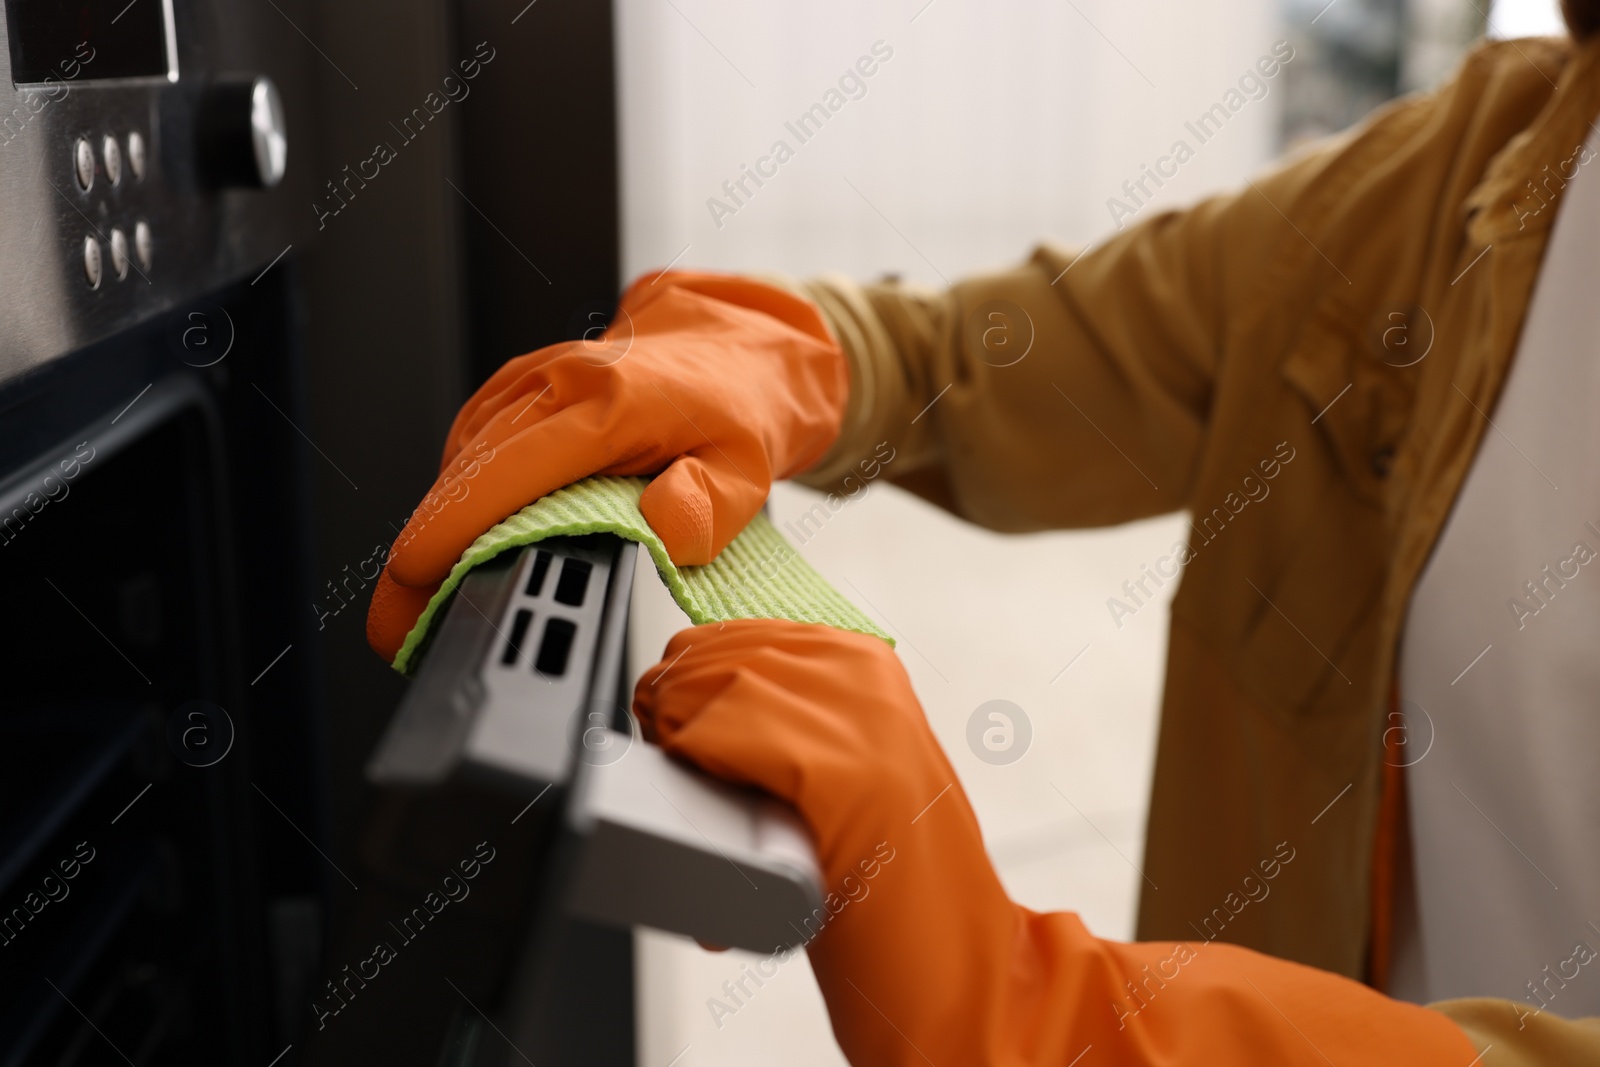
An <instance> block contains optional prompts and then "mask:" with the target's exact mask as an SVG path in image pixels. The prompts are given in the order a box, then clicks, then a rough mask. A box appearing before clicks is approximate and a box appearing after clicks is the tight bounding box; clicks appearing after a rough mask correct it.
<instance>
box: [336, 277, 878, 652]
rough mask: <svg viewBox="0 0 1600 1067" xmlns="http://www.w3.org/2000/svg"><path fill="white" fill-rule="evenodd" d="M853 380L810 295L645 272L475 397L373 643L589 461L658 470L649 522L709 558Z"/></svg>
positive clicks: (788, 469)
mask: <svg viewBox="0 0 1600 1067" xmlns="http://www.w3.org/2000/svg"><path fill="white" fill-rule="evenodd" d="M848 392H849V371H848V369H847V367H846V364H845V361H844V355H843V353H842V352H841V351H840V350H839V347H838V345H837V344H836V343H835V342H834V340H833V338H832V336H831V335H830V334H829V332H828V329H827V326H826V325H825V324H824V323H823V321H822V316H821V314H820V313H819V312H818V311H817V309H816V307H815V306H814V305H812V304H811V303H809V302H808V301H806V300H804V299H802V298H800V297H798V296H795V295H793V294H790V293H787V292H784V291H783V290H780V289H776V288H774V287H772V286H769V285H764V284H762V283H760V282H755V281H751V280H749V279H746V278H739V277H734V276H731V275H713V274H693V273H685V272H675V273H667V274H662V275H659V276H654V277H647V278H642V279H640V280H639V281H637V282H635V283H634V284H633V286H632V287H631V288H629V290H628V291H627V292H626V293H625V294H623V297H622V301H621V304H620V306H619V308H618V310H617V314H616V316H615V318H614V319H613V321H612V324H611V326H610V328H609V329H607V331H606V332H605V334H604V335H603V336H602V337H600V338H598V339H592V340H585V341H573V342H567V343H564V344H558V345H552V346H550V347H548V348H542V349H540V350H539V351H537V352H530V353H528V354H527V355H525V356H519V357H517V358H516V359H513V360H511V361H510V362H508V363H507V364H506V365H505V366H503V367H501V368H500V370H499V371H497V372H496V373H495V375H494V376H493V377H492V378H490V379H489V380H488V381H487V382H485V383H484V385H483V387H482V388H481V389H479V390H478V391H477V392H476V393H475V394H473V396H472V398H471V399H470V400H468V401H467V403H466V405H465V406H464V407H463V408H462V409H461V412H460V413H459V414H458V415H457V416H456V420H455V424H454V425H453V426H452V427H451V428H450V435H449V438H448V439H447V440H446V442H445V448H444V460H443V463H442V464H441V468H440V474H439V479H438V481H437V482H435V484H434V488H433V491H432V492H430V493H429V494H428V496H427V497H426V498H425V499H424V503H423V506H421V507H419V508H418V509H417V510H416V512H414V513H413V514H412V516H411V519H410V521H409V522H408V523H407V524H406V528H405V529H404V530H403V531H401V533H400V536H399V537H398V538H397V539H396V541H395V544H394V548H393V549H392V551H391V552H390V554H389V557H388V562H387V566H386V567H385V569H384V572H383V574H382V575H381V576H380V578H379V580H378V584H377V587H376V589H375V590H374V592H373V598H372V608H371V610H370V612H369V613H368V617H367V638H368V641H369V642H370V643H371V644H372V646H373V648H374V649H376V650H377V651H378V652H379V653H380V654H381V655H382V656H384V658H385V659H390V660H392V659H393V658H394V655H395V652H396V651H398V650H399V647H400V644H401V642H402V641H403V640H404V638H405V635H406V633H407V632H408V631H409V630H410V629H411V627H412V625H413V624H414V623H415V621H416V619H417V616H418V615H419V614H420V613H421V611H422V608H423V607H424V606H425V605H426V604H427V602H428V598H429V597H431V596H432V595H433V593H434V591H435V590H436V589H437V588H438V586H439V583H440V581H441V580H442V579H443V578H444V576H445V575H446V574H448V573H449V571H450V568H451V566H452V565H454V564H455V562H456V560H457V559H458V558H460V556H461V553H462V552H463V551H465V550H466V548H467V546H469V545H470V544H472V542H473V541H474V540H475V539H477V538H478V537H479V536H480V535H482V534H483V533H484V532H485V531H487V530H488V529H489V528H490V527H491V526H493V525H494V524H495V523H498V522H500V521H502V520H503V519H505V518H506V517H507V516H509V515H512V514H514V513H515V512H517V511H518V510H520V509H522V508H523V507H526V506H527V505H528V504H531V503H533V501H535V500H537V499H538V498H539V497H541V496H544V495H545V494H547V493H550V492H553V491H554V490H556V489H560V488H561V487H562V486H565V485H569V484H571V483H572V482H575V481H578V480H579V479H582V478H585V477H588V476H589V475H593V474H612V475H638V474H657V475H659V476H658V477H657V478H656V479H655V480H654V481H652V482H651V483H650V485H649V487H648V488H647V489H646V490H645V492H644V496H643V498H642V499H641V500H640V502H639V504H640V509H641V510H642V511H643V513H644V517H645V519H646V520H647V521H649V523H650V526H651V528H652V529H654V530H655V532H656V533H657V534H658V535H659V536H660V537H661V540H662V542H663V543H664V544H665V546H666V549H667V553H668V554H669V555H670V556H671V557H672V560H673V562H674V563H677V564H680V565H685V564H699V563H709V562H710V561H711V560H712V559H713V558H715V557H716V555H717V553H719V552H721V551H722V549H723V548H725V547H726V546H727V544H728V542H730V541H732V540H733V538H734V536H735V535H736V534H738V532H739V531H740V530H742V529H744V527H745V525H746V524H747V523H748V522H749V521H750V519H751V518H753V517H754V516H755V514H756V512H757V511H759V510H760V509H761V506H762V504H763V503H764V502H765V501H766V499H767V493H768V491H769V490H770V489H771V487H772V483H773V481H774V480H777V479H781V478H786V477H789V476H791V475H794V474H798V473H800V472H802V471H804V470H805V469H806V468H808V467H810V466H811V465H812V464H814V463H815V462H816V461H817V460H819V459H821V458H822V456H823V454H824V453H825V452H826V451H827V449H828V446H829V445H831V444H832V443H833V441H834V439H835V438H836V437H837V436H838V433H839V426H840V422H841V420H842V418H843V413H844V405H845V401H846V398H847V395H848Z"/></svg>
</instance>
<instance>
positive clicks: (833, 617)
mask: <svg viewBox="0 0 1600 1067" xmlns="http://www.w3.org/2000/svg"><path fill="white" fill-rule="evenodd" d="M649 484H650V480H649V479H648V478H608V477H597V478H586V479H584V480H583V481H581V482H576V483H574V484H572V485H569V486H567V487H566V488H565V489H558V490H556V491H555V492H554V493H551V494H550V495H549V496H546V497H541V498H540V499H538V500H535V501H534V502H533V503H532V504H529V505H528V506H527V507H525V508H523V509H522V510H521V511H519V512H517V513H516V514H515V515H513V516H511V517H510V518H509V519H507V520H506V521H505V522H502V523H500V524H499V525H498V526H496V527H494V528H493V529H491V530H490V531H489V532H488V533H486V534H484V535H483V536H482V537H480V538H478V539H477V540H476V541H474V542H472V545H471V546H470V547H469V548H468V549H467V550H466V552H464V553H462V556H461V559H460V561H459V562H457V563H456V565H455V566H454V567H453V568H451V570H450V575H449V577H447V578H445V580H444V584H443V585H441V586H440V587H439V591H438V592H437V593H435V594H433V599H431V600H429V601H428V606H427V607H426V608H424V609H423V612H422V614H421V616H419V617H418V619H417V622H416V625H415V626H413V627H412V628H411V632H410V633H408V634H406V639H405V643H404V644H402V645H401V646H400V651H399V653H397V654H396V655H395V658H394V669H395V670H397V671H399V672H401V673H402V674H409V673H410V671H411V668H412V666H413V663H412V660H413V659H414V658H415V657H416V654H417V649H418V647H419V646H420V645H421V644H422V640H423V638H424V637H426V636H427V633H428V627H429V626H430V625H431V624H432V623H433V619H434V617H435V616H436V615H437V614H438V612H439V609H440V608H441V607H443V606H444V603H445V601H446V600H448V599H449V598H450V594H451V593H452V592H454V591H455V588H456V586H457V585H459V584H460V583H461V579H462V578H463V577H465V576H466V573H467V572H468V571H470V570H471V569H472V568H473V567H476V566H477V565H478V564H480V563H482V562H484V561H485V560H488V559H492V558H493V557H495V556H497V555H499V554H500V553H501V552H504V551H506V550H507V549H510V548H516V547H517V546H518V545H526V544H531V543H533V542H534V541H543V540H544V539H545V538H547V537H568V536H573V535H576V534H588V533H610V534H616V535H617V536H618V537H626V538H627V539H628V540H630V541H637V542H639V543H640V544H641V545H643V546H644V547H645V548H646V549H648V550H649V552H650V558H651V559H652V560H654V561H655V565H656V571H657V572H658V573H660V575H661V580H662V581H663V582H665V583H666V584H667V589H668V590H669V591H670V592H671V593H672V599H674V600H676V601H677V602H678V606H679V607H681V608H682V609H683V610H684V612H685V613H686V614H687V615H688V616H689V618H690V619H691V620H692V621H693V622H694V623H695V624H696V625H701V624H704V623H708V622H727V621H729V620H731V619H789V620H791V621H793V622H817V623H825V624H827V625H829V626H834V627H837V628H838V629H841V630H854V631H856V632H857V633H864V634H871V635H873V636H874V637H881V638H883V639H884V640H885V641H888V642H889V643H890V644H891V645H892V644H894V638H892V637H890V636H889V635H888V634H886V633H884V632H883V631H882V630H881V629H879V628H878V626H877V624H875V623H874V622H873V621H872V620H871V619H869V618H867V616H866V615H864V614H862V612H861V610H860V609H859V608H857V607H856V606H855V605H854V604H852V603H850V601H848V600H846V599H845V598H844V597H843V596H842V595H840V593H839V591H838V590H836V589H834V588H833V586H831V585H829V584H828V582H827V580H826V579H825V578H823V577H822V575H820V574H818V573H817V572H816V571H814V570H812V569H811V566H810V565H809V564H807V563H806V561H805V560H803V559H801V558H800V555H799V553H797V552H795V550H794V549H793V548H791V547H790V546H789V542H788V541H786V540H784V538H783V535H782V534H780V533H779V532H778V531H777V529H776V528H774V527H773V525H772V523H771V522H769V521H768V520H767V517H766V516H765V515H761V514H758V515H757V516H756V517H755V518H754V519H752V520H751V522H750V525H748V526H746V527H745V528H744V529H743V530H742V531H740V533H739V536H738V537H735V538H734V539H733V543H732V544H730V545H729V546H728V547H727V548H725V549H723V550H722V553H721V555H719V556H717V558H716V559H714V560H712V561H711V562H710V563H707V564H705V565H704V566H700V567H679V566H677V565H675V564H674V563H673V562H672V560H670V559H668V558H667V549H666V546H664V545H663V544H662V543H661V539H660V538H659V537H657V536H656V533H655V531H654V530H652V529H651V528H650V524H649V523H648V522H646V521H645V518H644V515H643V514H642V513H641V512H640V511H639V496H640V495H641V494H642V493H643V492H644V487H645V486H647V485H649Z"/></svg>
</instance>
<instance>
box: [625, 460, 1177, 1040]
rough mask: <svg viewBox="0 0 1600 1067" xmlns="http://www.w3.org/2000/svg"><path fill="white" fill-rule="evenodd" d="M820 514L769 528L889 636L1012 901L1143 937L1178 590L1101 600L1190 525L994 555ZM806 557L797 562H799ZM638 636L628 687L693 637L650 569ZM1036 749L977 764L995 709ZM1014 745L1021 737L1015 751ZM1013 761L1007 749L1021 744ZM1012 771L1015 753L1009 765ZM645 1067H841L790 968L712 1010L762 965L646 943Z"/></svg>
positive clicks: (923, 524)
mask: <svg viewBox="0 0 1600 1067" xmlns="http://www.w3.org/2000/svg"><path fill="white" fill-rule="evenodd" d="M823 499H824V498H823V497H822V496H821V495H820V494H817V493H814V492H811V491H810V490H807V489H803V488H800V487H797V486H792V485H780V486H778V487H777V488H776V489H775V490H774V491H773V495H772V499H771V502H770V509H771V516H772V519H773V521H774V522H775V523H776V524H777V525H778V526H779V528H780V529H783V530H784V531H785V534H786V536H788V538H789V540H790V541H791V542H792V543H795V544H796V546H797V547H798V548H799V550H800V552H801V554H802V555H803V556H804V557H805V558H806V560H807V561H808V562H810V563H811V565H812V566H813V567H815V568H816V569H817V570H818V571H820V572H821V573H822V574H823V575H824V576H825V577H826V578H827V579H828V580H829V581H831V582H832V583H833V584H834V585H835V586H836V587H837V588H838V589H839V590H841V591H842V592H843V593H844V594H845V595H846V596H849V597H850V598H851V599H852V600H854V601H855V602H856V603H857V604H858V605H859V606H860V607H861V608H862V609H863V610H865V611H866V612H867V613H868V614H870V615H872V616H873V617H874V618H875V619H877V620H878V621H879V622H880V623H881V624H882V625H883V626H884V628H885V629H887V630H888V631H889V632H890V633H891V634H893V635H894V636H895V637H896V639H897V641H898V642H899V644H898V651H899V654H900V657H901V659H902V661H903V662H904V663H905V665H906V669H907V671H909V672H910V675H911V678H912V681H913V683H914V684H915V686H916V690H917V693H918V695H919V696H920V697H921V698H922V703H923V707H924V708H925V709H926V710H927V713H928V718H929V720H930V721H931V722H932V724H933V728H934V731H935V733H936V734H937V735H938V737H939V739H940V741H941V742H942V743H943V744H944V746H945V750H946V751H947V752H948V753H949V754H950V758H951V761H952V762H953V763H954V764H955V767H956V770H957V772H958V773H959V774H960V776H961V784H962V786H963V787H964V788H965V790H966V792H967V795H968V797H969V798H970V799H971V801H972V804H973V806H974V807H975V808H976V809H977V813H978V818H979V820H980V822H981V823H982V826H983V830H984V835H985V837H986V839H987V841H988V843H989V854H990V856H991V858H992V859H993V860H994V863H995V866H996V868H997V869H998V870H999V872H1000V875H1001V878H1002V879H1003V880H1004V882H1005V884H1006V887H1007V888H1008V889H1009V891H1010V893H1011V895H1012V897H1013V898H1014V899H1015V900H1017V901H1018V902H1019V903H1022V904H1025V905H1027V906H1028V907H1031V908H1034V909H1036V910H1072V911H1076V912H1077V913H1078V914H1079V915H1081V916H1082V917H1083V919H1084V921H1085V922H1086V923H1087V924H1088V926H1089V928H1090V929H1091V930H1093V931H1094V932H1095V933H1097V934H1099V935H1101V936H1104V937H1112V938H1120V939H1126V938H1129V937H1131V936H1132V933H1133V923H1134V909H1135V905H1136V901H1137V892H1138V885H1139V882H1140V879H1141V875H1140V874H1139V871H1138V868H1137V864H1139V863H1140V862H1141V854H1142V852H1143V848H1144V820H1145V811H1146V802H1147V800H1146V798H1147V794H1148V790H1149V781H1150V770H1151V764H1152V760H1153V757H1154V746H1155V726H1156V716H1157V707H1158V702H1159V697H1160V690H1161V676H1162V664H1163V660H1164V658H1165V653H1166V626H1167V617H1168V612H1167V608H1168V602H1169V600H1170V596H1171V593H1172V592H1173V591H1174V589H1175V587H1176V583H1175V582H1168V583H1167V585H1166V587H1165V588H1164V589H1163V590H1161V592H1160V593H1159V594H1158V597H1157V599H1156V600H1154V601H1149V602H1147V603H1146V604H1145V606H1144V607H1142V608H1141V609H1139V610H1138V611H1137V612H1136V613H1135V614H1133V615H1131V616H1129V615H1127V614H1126V613H1123V614H1122V618H1121V626H1120V628H1119V627H1118V625H1117V623H1116V621H1114V620H1113V618H1112V616H1111V613H1110V611H1109V609H1108V607H1107V603H1106V602H1107V599H1108V598H1110V597H1113V596H1123V594H1122V591H1121V590H1122V584H1123V582H1124V581H1126V580H1130V579H1136V578H1138V577H1139V576H1140V573H1141V565H1143V564H1150V563H1153V562H1154V561H1155V560H1156V559H1158V558H1159V557H1161V556H1163V555H1165V554H1167V552H1168V551H1169V549H1170V548H1171V546H1172V544H1173V543H1174V542H1175V541H1178V540H1181V539H1182V537H1183V534H1184V532H1185V526H1184V521H1183V519H1182V517H1181V516H1168V517H1163V518H1159V519H1152V520H1147V521H1144V522H1139V523H1133V524H1130V525H1127V526H1122V527H1117V528H1114V529H1108V530H1092V531H1076V532H1071V533H1051V534H1032V535H1025V536H1014V535H999V534H994V533H990V532H988V531H985V530H980V529H978V528H976V527H973V526H970V525H968V524H966V523H963V522H961V521H959V520H957V519H954V518H952V517H950V516H949V515H947V514H945V513H944V512H942V511H939V510H938V509H936V508H933V507H931V506H930V505H927V504H925V503H923V502H922V501H921V500H919V499H916V498H914V497H912V496H911V495H909V494H907V493H904V492H902V491H900V490H898V489H895V488H893V487H891V486H888V485H882V484H880V485H874V486H872V487H871V488H870V489H869V490H868V491H867V492H866V493H864V494H862V495H860V496H858V497H857V498H855V499H853V500H851V501H849V502H848V503H845V504H844V506H843V507H841V508H839V509H838V510H837V511H834V510H832V509H829V508H827V507H826V505H825V504H824V508H823V511H822V512H812V514H813V515H814V516H819V515H821V514H823V513H826V515H827V517H826V518H825V519H822V520H820V528H819V525H818V519H816V518H813V519H812V520H811V521H810V522H808V523H807V524H806V525H801V523H800V518H801V516H802V515H803V514H805V513H807V512H808V511H810V509H811V508H813V506H814V505H817V504H818V503H819V502H822V501H823ZM802 540H803V543H802ZM641 560H642V561H643V562H642V563H641V566H642V567H644V568H645V569H646V572H645V573H642V574H641V576H640V577H641V580H640V582H639V583H638V585H637V587H636V588H637V592H636V593H635V604H634V616H633V617H634V624H635V625H634V629H633V633H632V635H631V640H632V648H631V651H632V655H633V662H634V666H635V668H636V670H642V669H643V668H644V667H645V666H648V665H649V664H650V663H653V662H654V661H655V660H656V659H657V658H659V655H660V652H661V649H662V647H663V645H664V644H665V642H666V640H667V638H668V637H669V636H670V635H671V634H672V633H673V632H675V631H676V630H678V629H680V628H682V627H683V626H686V625H687V624H688V620H687V619H686V618H685V617H684V616H683V614H682V613H681V612H680V611H679V610H678V609H677V606H676V605H675V604H674V603H673V602H672V600H671V598H670V597H669V596H668V595H667V593H666V591H665V589H664V588H663V587H662V585H661V583H660V582H659V581H657V580H655V577H654V574H653V572H651V571H650V569H649V568H650V565H649V563H648V560H646V559H645V557H644V556H643V555H642V554H641ZM992 700H1005V701H1009V702H1011V703H1012V704H1013V705H1015V706H1016V708H1019V709H1020V715H1019V714H1018V713H1017V712H1015V711H1010V714H1011V717H1012V718H1013V719H1017V720H1018V721H1020V719H1021V717H1022V716H1025V717H1026V719H1027V722H1028V724H1029V726H1030V727H1031V733H1032V738H1031V742H1030V743H1029V744H1028V746H1027V748H1026V750H1025V751H1022V752H1021V755H1020V756H1018V757H1017V758H1014V759H1012V760H1011V761H1010V762H1007V763H997V762H993V761H995V760H996V759H997V758H998V757H997V755H996V754H995V753H993V752H985V753H984V754H985V756H986V757H988V758H987V759H980V758H979V757H978V755H977V754H976V753H974V751H973V750H972V749H971V748H969V746H968V742H967V723H968V720H969V718H970V717H971V716H972V715H973V713H974V711H975V710H976V709H977V708H978V707H979V705H982V704H984V703H986V702H988V701H992ZM1021 734H1022V731H1021V730H1016V731H1015V732H1014V734H1013V736H1014V737H1020V736H1021ZM1014 744H1015V743H1014ZM1003 755H1004V756H1007V757H1009V756H1011V755H1013V752H1012V751H1007V752H1005V753H1003ZM637 944H638V949H639V977H638V982H639V991H640V998H641V1009H640V1040H639V1060H638V1062H639V1064H640V1065H641V1067H722V1065H730V1067H731V1065H735V1064H737V1065H740V1067H751V1065H783V1067H789V1065H795V1067H799V1065H805V1067H822V1065H830V1064H843V1063H844V1062H845V1061H844V1058H843V1056H842V1055H841V1054H840V1052H839V1050H838V1047H837V1046H836V1045H835V1043H834V1041H833V1037H832V1034H831V1031H830V1030H829V1027H828V1019H827V1014H826V1012H825V1011H824V1008H823V1004H822V998H821V995H820V994H819V993H818V991H817V987H816V983H815V981H814V980H813V978H812V976H811V972H810V968H809V967H808V965H807V963H806V960H805V958H804V956H803V955H802V954H796V955H795V956H794V957H792V958H791V960H790V962H789V963H787V964H786V965H784V967H783V968H782V970H781V971H780V973H779V974H778V975H777V977H775V978H773V979H770V980H768V981H767V982H766V984H765V985H763V986H762V987H761V988H760V989H759V990H758V991H757V992H756V994H755V995H754V996H753V997H751V998H749V999H748V1000H747V1001H746V1003H745V1004H744V1005H743V1006H741V1007H740V1008H739V1009H738V1010H737V1011H736V1012H735V1013H734V1014H733V1015H731V1016H730V1015H727V1014H726V1013H721V1017H720V1018H718V1017H715V1016H713V1014H712V1012H711V1010H710V1008H709V1006H708V1001H709V1000H710V999H711V998H713V997H722V996H724V994H723V993H722V984H723V982H724V981H727V980H729V979H736V978H738V977H739V976H740V975H739V970H740V967H741V965H742V964H744V963H746V962H749V961H750V960H751V959H753V957H750V956H748V955H746V954H744V953H739V952H727V953H712V952H707V951H705V950H703V949H701V948H699V947H698V946H697V945H695V944H694V943H693V942H691V941H688V940H685V939H682V938H678V937H673V936H669V935H665V934H657V933H654V932H648V931H641V932H640V933H639V934H638V935H637Z"/></svg>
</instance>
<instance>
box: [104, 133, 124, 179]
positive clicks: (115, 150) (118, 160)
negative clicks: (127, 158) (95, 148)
mask: <svg viewBox="0 0 1600 1067" xmlns="http://www.w3.org/2000/svg"><path fill="white" fill-rule="evenodd" d="M100 158H101V159H104V160H105V161H106V181H108V182H110V183H111V184H112V185H120V184H122V146H121V145H119V144H117V139H116V138H115V137H109V136H108V137H107V138H106V139H105V140H103V141H101V142H100Z"/></svg>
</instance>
